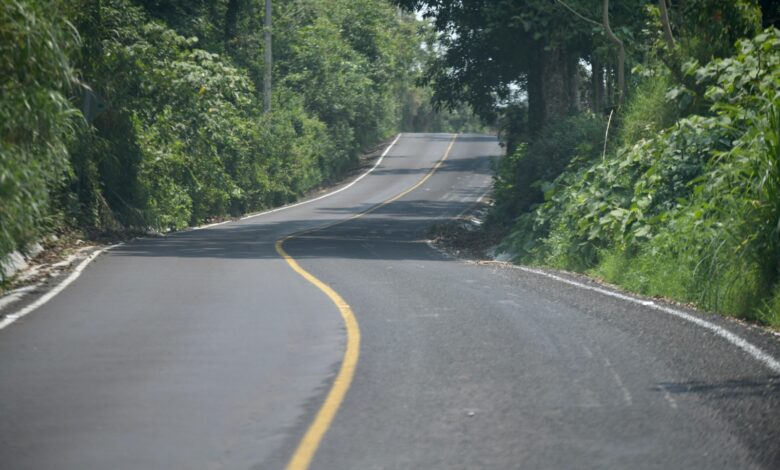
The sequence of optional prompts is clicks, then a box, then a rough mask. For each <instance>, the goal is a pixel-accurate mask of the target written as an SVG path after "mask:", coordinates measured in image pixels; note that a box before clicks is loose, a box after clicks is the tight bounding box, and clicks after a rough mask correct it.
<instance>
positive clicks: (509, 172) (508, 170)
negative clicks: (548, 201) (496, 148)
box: [490, 114, 605, 223]
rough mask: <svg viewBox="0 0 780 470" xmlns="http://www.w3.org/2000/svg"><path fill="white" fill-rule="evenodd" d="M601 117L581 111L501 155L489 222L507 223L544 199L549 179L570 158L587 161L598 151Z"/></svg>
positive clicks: (554, 177)
mask: <svg viewBox="0 0 780 470" xmlns="http://www.w3.org/2000/svg"><path fill="white" fill-rule="evenodd" d="M604 125H605V123H604V121H603V119H601V118H598V117H595V116H592V115H588V114H582V115H576V116H572V117H569V118H566V119H563V120H560V121H557V122H554V123H552V124H550V125H548V126H547V127H546V128H544V129H543V130H542V132H541V133H540V135H539V139H537V140H535V141H534V142H533V143H532V144H530V145H523V144H521V145H518V146H517V147H516V148H515V149H514V151H513V152H512V153H510V154H509V155H507V156H506V157H505V158H503V159H501V160H500V161H499V164H498V168H497V171H496V177H495V185H494V188H495V192H494V199H495V200H496V205H495V206H494V208H493V211H492V212H491V217H490V221H491V222H492V223H511V221H513V220H514V219H515V218H517V217H518V216H519V215H520V214H522V213H525V212H528V211H529V210H530V209H532V208H533V207H534V206H535V205H536V204H539V203H541V202H543V201H544V198H545V193H546V192H548V191H549V189H550V185H551V183H552V182H553V181H554V180H555V179H556V178H558V176H559V175H560V174H561V173H562V172H563V170H564V169H565V168H566V166H567V165H569V164H570V163H571V162H572V160H576V161H590V160H592V159H593V158H595V156H596V155H599V154H600V151H601V149H600V148H599V147H598V145H597V144H595V143H596V142H598V139H599V138H603V135H604Z"/></svg>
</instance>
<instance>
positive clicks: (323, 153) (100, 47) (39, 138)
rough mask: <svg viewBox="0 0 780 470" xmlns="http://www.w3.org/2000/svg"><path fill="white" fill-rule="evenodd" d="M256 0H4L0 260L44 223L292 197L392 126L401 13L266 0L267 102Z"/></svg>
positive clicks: (200, 214)
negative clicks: (267, 101)
mask: <svg viewBox="0 0 780 470" xmlns="http://www.w3.org/2000/svg"><path fill="white" fill-rule="evenodd" d="M262 3H263V2H262V1H259V0H240V1H229V2H216V3H214V2H211V4H209V2H202V1H196V2H186V1H179V0H174V1H166V2H163V1H157V0H148V1H147V0H138V1H134V2H132V1H130V0H100V1H98V0H62V1H61V2H56V3H54V4H52V2H41V1H38V0H12V1H9V2H5V3H4V4H3V7H2V9H0V15H2V16H0V34H1V35H2V36H1V37H0V39H2V42H0V48H2V52H3V55H2V59H0V60H2V62H0V67H2V68H0V71H1V72H2V77H3V79H2V80H3V81H2V87H3V89H2V90H3V93H2V96H1V97H0V117H2V134H1V135H2V156H1V158H0V162H1V164H0V196H2V201H3V204H2V205H0V222H2V233H0V256H2V255H4V254H5V253H7V252H9V251H10V250H13V249H15V248H19V247H21V246H22V245H23V244H24V243H25V242H26V241H28V240H30V239H34V238H36V237H37V236H39V235H40V234H41V233H42V231H46V230H51V229H52V225H53V223H54V222H55V221H56V223H57V224H63V223H69V224H72V225H75V226H78V227H89V228H94V229H98V230H100V229H126V228H130V229H142V230H149V229H151V230H159V231H167V230H177V229H181V228H184V227H186V226H188V225H192V224H198V223H202V222H204V221H208V220H211V219H214V218H224V217H228V216H236V215H239V214H241V213H244V212H247V211H253V210H258V209H262V208H265V207H269V206H273V205H279V204H284V203H287V202H291V201H294V200H296V199H297V198H298V197H300V196H301V195H303V194H305V193H306V192H307V191H310V190H312V189H314V188H315V187H317V186H318V185H322V184H324V183H326V182H329V181H332V180H334V179H336V178H339V177H340V176H342V175H343V174H344V172H345V171H346V170H348V169H349V168H350V166H351V165H353V164H354V162H355V160H356V157H357V155H358V154H359V152H360V151H361V150H362V149H364V148H366V147H368V146H370V145H373V144H375V143H376V141H377V140H379V139H381V138H384V137H387V136H389V135H390V134H392V133H394V132H396V131H397V130H398V129H399V127H400V124H401V118H402V115H403V112H404V110H403V97H404V96H405V94H406V93H407V90H408V89H410V88H412V86H413V82H414V81H415V74H416V73H418V71H417V70H418V67H419V61H420V60H421V59H420V54H421V53H420V51H421V48H420V47H419V41H420V39H419V38H418V36H417V35H416V32H417V28H418V26H419V22H418V21H417V20H416V19H414V17H413V16H410V15H401V14H399V13H398V12H397V11H396V9H394V8H393V7H391V6H390V5H389V4H388V3H386V2H384V1H382V0H361V1H360V2H354V1H347V0H317V1H306V2H302V1H298V0H289V1H280V2H274V3H275V4H274V7H275V10H274V24H275V29H274V45H275V50H274V56H275V57H274V58H275V65H276V67H275V70H274V88H273V104H272V112H271V113H267V114H264V113H263V112H262V103H261V98H260V97H261V95H262V90H261V89H260V86H261V82H262V70H263V65H264V64H263V54H262V52H263V51H262V41H261V40H262V35H263V30H262V27H261V25H262V21H263V16H262V15H263V9H262ZM46 18H63V19H62V20H47V19H46ZM64 18H67V20H68V21H70V22H68V21H66V20H65V19H64ZM77 31H78V33H77ZM79 33H80V34H79ZM72 103H76V104H78V107H79V108H83V109H82V111H83V113H84V117H86V119H83V118H82V117H80V116H78V111H76V110H75V108H74V105H73V104H72ZM87 120H88V121H89V122H87Z"/></svg>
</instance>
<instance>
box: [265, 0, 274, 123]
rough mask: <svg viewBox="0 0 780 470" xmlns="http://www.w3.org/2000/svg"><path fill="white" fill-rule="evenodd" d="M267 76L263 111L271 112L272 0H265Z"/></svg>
mask: <svg viewBox="0 0 780 470" xmlns="http://www.w3.org/2000/svg"><path fill="white" fill-rule="evenodd" d="M264 25H265V28H264V30H265V47H264V48H265V51H264V52H265V75H264V77H263V111H264V112H266V113H267V112H269V111H271V72H272V70H273V63H272V60H273V58H272V57H271V0H265V21H264Z"/></svg>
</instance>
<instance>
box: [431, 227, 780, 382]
mask: <svg viewBox="0 0 780 470" xmlns="http://www.w3.org/2000/svg"><path fill="white" fill-rule="evenodd" d="M426 244H427V245H428V246H429V247H431V248H432V249H434V250H436V251H438V252H439V253H442V254H443V255H445V256H447V257H449V258H452V259H460V258H457V257H455V256H452V255H450V254H449V253H447V252H446V251H443V250H441V249H440V248H438V247H437V246H436V245H435V244H434V243H433V242H432V241H431V240H427V241H426ZM500 264H501V265H503V266H507V267H510V268H512V269H519V270H520V271H525V272H527V273H531V274H536V275H539V276H544V277H548V278H550V279H554V280H556V281H558V282H562V283H564V284H569V285H571V286H575V287H579V288H580V289H585V290H589V291H593V292H598V293H599V294H603V295H606V296H609V297H614V298H616V299H620V300H623V301H627V302H631V303H634V304H638V305H642V306H643V307H647V308H651V309H653V310H658V311H659V312H664V313H667V314H669V315H672V316H675V317H677V318H679V319H681V320H685V321H687V322H690V323H693V324H695V325H697V326H700V327H702V328H705V329H707V330H710V331H711V332H713V333H715V334H716V335H717V336H720V337H721V338H723V339H725V340H726V341H728V342H729V343H731V344H732V345H734V346H736V347H738V348H739V349H741V350H743V351H744V352H746V353H747V354H748V355H750V356H751V357H752V358H753V359H755V360H757V361H758V362H760V363H762V364H763V365H764V366H766V367H767V368H769V369H770V370H771V371H772V372H775V373H779V374H780V361H778V360H777V359H775V358H774V357H772V356H771V355H769V354H768V353H766V352H764V351H763V350H762V349H760V348H758V347H757V346H755V345H754V344H752V343H750V342H749V341H747V340H745V339H744V338H741V337H740V336H737V335H736V334H734V333H732V332H731V331H729V330H727V329H725V328H723V327H721V326H718V325H716V324H714V323H710V322H708V321H707V320H704V319H701V318H699V317H696V316H694V315H691V314H689V313H685V312H683V311H681V310H677V309H673V308H671V307H666V306H664V305H659V304H657V303H655V302H653V301H652V300H643V299H639V298H636V297H632V296H630V295H625V294H621V293H619V292H614V291H611V290H607V289H604V288H601V287H595V286H589V285H587V284H583V283H581V282H577V281H572V280H570V279H566V278H564V277H561V276H556V275H555V274H551V273H548V272H545V271H542V270H539V269H533V268H528V267H525V266H518V265H516V264H510V263H505V262H501V263H500Z"/></svg>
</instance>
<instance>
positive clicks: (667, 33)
mask: <svg viewBox="0 0 780 470" xmlns="http://www.w3.org/2000/svg"><path fill="white" fill-rule="evenodd" d="M658 9H659V10H660V11H661V24H662V25H663V27H664V39H666V46H667V47H668V48H669V50H670V51H671V50H673V49H674V36H673V35H672V26H671V24H669V10H667V8H666V0H658Z"/></svg>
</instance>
